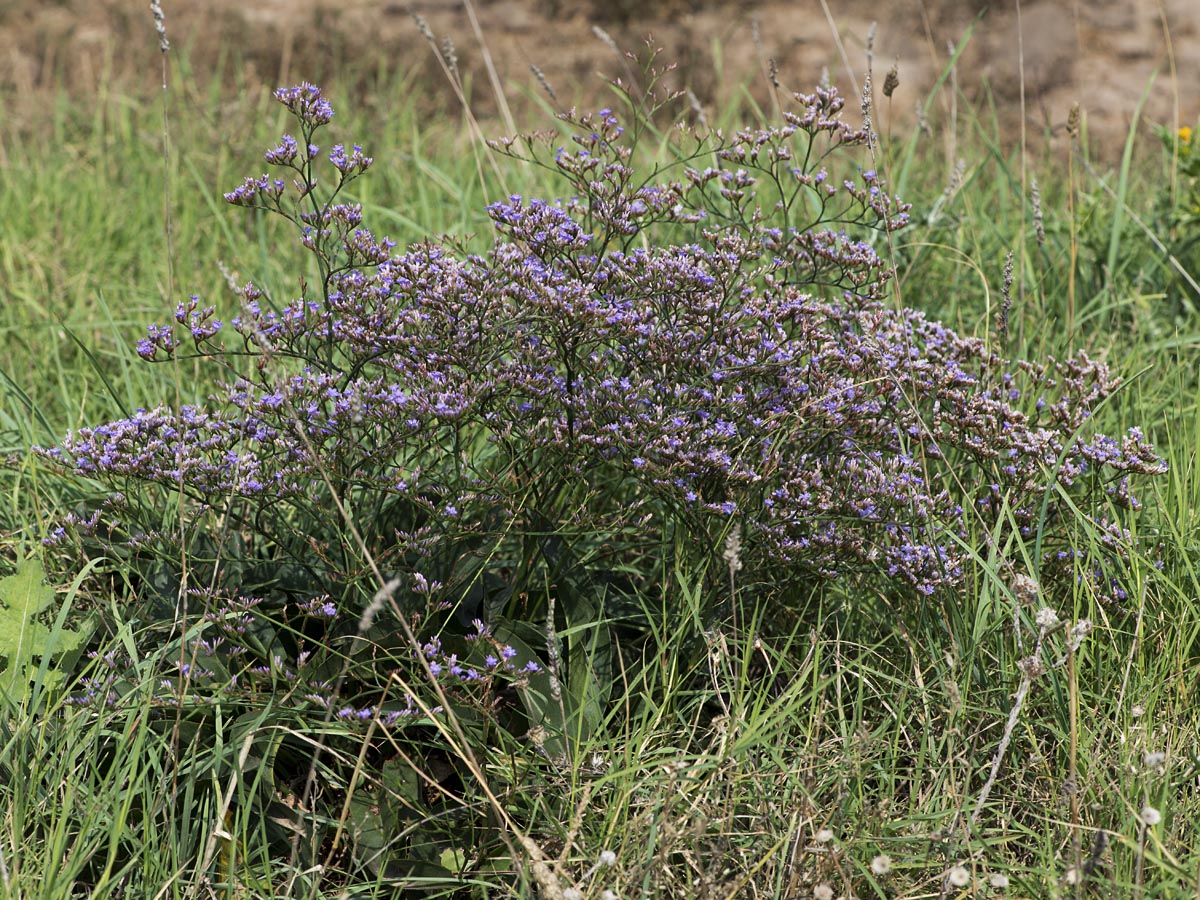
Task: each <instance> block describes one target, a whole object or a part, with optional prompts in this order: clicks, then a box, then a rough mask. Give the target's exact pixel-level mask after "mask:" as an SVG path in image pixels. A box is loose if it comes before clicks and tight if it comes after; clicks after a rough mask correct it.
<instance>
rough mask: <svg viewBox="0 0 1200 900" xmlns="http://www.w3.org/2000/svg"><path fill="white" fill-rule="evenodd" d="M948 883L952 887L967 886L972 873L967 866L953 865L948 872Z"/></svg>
mask: <svg viewBox="0 0 1200 900" xmlns="http://www.w3.org/2000/svg"><path fill="white" fill-rule="evenodd" d="M946 883H947V884H949V885H950V886H951V887H959V888H961V887H966V886H967V885H968V884H970V883H971V873H970V871H969V870H968V869H967V867H966V866H963V865H955V866H951V867H950V869H949V871H947V872H946Z"/></svg>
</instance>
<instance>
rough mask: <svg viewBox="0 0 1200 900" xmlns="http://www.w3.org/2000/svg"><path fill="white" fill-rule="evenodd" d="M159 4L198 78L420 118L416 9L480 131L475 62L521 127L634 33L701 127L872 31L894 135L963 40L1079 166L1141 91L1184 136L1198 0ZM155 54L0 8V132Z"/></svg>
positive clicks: (439, 100) (613, 62)
mask: <svg viewBox="0 0 1200 900" xmlns="http://www.w3.org/2000/svg"><path fill="white" fill-rule="evenodd" d="M164 6H165V8H166V15H167V21H166V26H167V29H168V32H169V34H170V36H171V39H172V41H173V43H174V44H175V45H176V47H183V48H186V50H187V56H188V59H189V60H190V64H191V66H192V68H193V70H194V71H195V72H196V73H197V75H200V76H202V75H203V74H204V73H206V72H211V71H214V70H216V69H217V67H218V65H220V64H222V63H221V61H222V60H223V61H224V68H222V69H221V71H222V72H223V73H224V74H223V77H225V78H227V79H229V80H230V81H233V80H248V81H249V82H250V84H251V86H252V87H253V86H255V85H257V84H258V83H262V84H264V85H267V86H274V85H276V84H279V83H283V82H291V81H296V80H300V79H302V78H308V79H310V80H321V81H323V82H324V83H327V84H328V83H331V82H333V81H335V80H336V79H338V78H342V77H346V76H345V73H347V72H349V71H354V72H357V73H360V76H359V77H361V73H362V72H364V71H395V70H403V71H410V72H412V73H413V81H412V85H413V87H412V89H413V90H417V91H420V92H421V93H422V95H423V96H424V97H426V98H427V99H428V101H429V110H430V114H431V115H438V114H445V113H446V112H447V111H449V110H452V109H455V108H456V106H457V103H456V101H455V99H454V95H453V92H452V90H451V88H450V85H449V82H448V80H447V79H446V77H445V75H444V73H443V71H442V68H441V64H440V62H439V59H438V55H439V54H438V51H437V49H436V47H435V46H431V45H430V43H429V42H428V41H427V40H426V38H425V37H424V36H423V35H422V33H421V30H420V28H419V27H418V25H417V23H416V22H415V21H414V16H413V14H414V13H415V14H416V15H417V16H420V17H422V18H423V20H424V21H425V22H426V23H427V26H428V29H429V30H430V31H432V33H433V34H434V35H435V42H436V45H437V46H440V45H441V44H442V43H443V42H444V41H445V40H447V39H448V40H449V41H450V43H451V44H453V47H454V55H455V56H456V59H457V65H458V66H459V68H460V70H461V71H462V73H463V76H464V78H465V80H466V81H467V83H469V84H471V85H472V86H473V87H472V89H471V91H470V93H471V98H472V101H471V102H472V106H473V108H474V109H475V111H476V112H477V114H478V115H480V116H481V117H494V116H497V115H498V114H499V112H500V110H499V103H498V102H497V99H496V94H495V91H494V89H493V88H492V86H491V82H490V80H489V76H488V74H487V67H486V60H487V57H489V56H490V58H491V61H492V63H493V65H494V69H495V72H496V73H497V76H498V78H499V80H500V82H501V83H502V84H503V90H504V95H505V98H506V101H507V102H508V103H509V104H510V105H511V106H512V107H513V108H514V109H515V110H517V121H518V124H527V123H528V121H529V119H528V118H527V117H526V118H524V120H523V119H522V116H521V115H520V112H521V110H522V109H524V108H526V107H527V106H528V105H529V103H530V102H531V101H530V98H531V97H532V96H534V95H537V94H539V93H540V92H541V91H542V90H543V88H544V85H540V84H539V82H538V79H537V78H536V77H535V75H534V73H533V71H532V69H531V66H537V67H538V69H539V70H540V71H541V72H542V73H543V76H544V79H545V83H546V84H549V85H551V86H552V87H553V88H554V90H555V92H556V95H557V97H558V100H557V101H554V102H556V103H558V104H559V105H567V104H571V103H579V104H581V105H585V106H586V105H591V104H595V103H603V102H606V97H607V93H606V91H607V89H606V87H605V79H606V78H612V77H626V78H628V77H630V74H631V72H632V68H631V67H632V64H631V63H630V61H629V60H627V59H624V58H622V57H621V56H620V55H619V54H617V53H615V52H614V50H613V46H614V45H615V46H617V47H619V48H621V49H622V50H628V51H633V52H635V53H637V52H639V51H643V50H644V47H645V39H646V36H647V35H648V34H652V35H653V39H654V43H655V44H656V45H658V46H660V47H662V48H663V53H662V55H661V59H662V60H664V61H668V62H673V63H676V64H677V68H676V70H675V71H674V72H672V73H671V74H670V76H669V80H670V83H671V86H674V87H681V88H683V87H686V88H689V89H690V90H691V91H692V92H693V93H694V95H695V97H696V98H697V100H698V101H699V103H700V105H701V106H702V107H703V108H704V109H706V110H708V111H710V114H711V111H713V110H716V109H721V108H726V107H727V105H728V104H729V103H730V102H731V101H732V100H735V99H737V98H738V97H740V96H743V94H744V92H745V91H747V90H748V91H749V93H750V95H751V96H753V97H754V98H755V100H756V101H757V102H758V103H760V104H769V103H771V102H772V98H771V87H770V72H771V70H772V69H774V71H776V72H777V79H778V81H779V83H780V90H781V91H782V92H783V93H785V94H786V93H787V92H789V91H792V90H807V89H808V88H810V87H811V86H812V85H813V84H814V83H815V82H816V81H817V80H818V79H819V78H820V77H821V74H822V71H828V72H829V73H830V77H831V78H832V79H833V81H834V82H835V83H837V84H838V85H839V86H840V87H841V88H842V90H843V91H844V92H846V93H847V94H850V95H854V94H856V93H857V88H858V85H860V84H861V79H862V78H863V76H864V74H865V71H866V67H867V54H866V45H867V40H868V35H869V34H870V32H871V25H872V22H877V26H876V29H875V37H874V45H873V46H874V73H875V74H874V81H875V89H876V97H877V98H878V97H879V96H880V87H881V84H882V80H883V75H884V73H885V72H886V71H887V69H889V68H890V67H891V66H892V64H893V63H895V64H897V66H898V71H899V76H900V85H899V88H898V89H897V90H896V92H895V95H894V96H893V98H892V102H891V105H890V107H889V109H888V110H887V111H886V114H887V115H889V116H891V117H894V118H893V120H892V121H891V122H887V121H885V123H884V124H892V125H894V126H895V127H897V128H906V127H910V126H911V125H912V123H913V122H914V118H915V117H914V108H915V106H916V104H917V103H918V101H920V100H923V99H924V98H925V97H926V96H928V94H929V91H930V89H931V88H932V86H933V85H934V83H935V81H936V80H937V78H938V77H939V75H940V74H942V73H943V72H946V71H947V66H948V60H949V58H950V57H949V53H950V50H949V46H950V45H953V44H954V43H955V42H957V41H959V40H961V39H962V38H963V37H964V35H966V34H967V33H968V30H969V29H971V38H970V40H969V41H968V43H967V45H966V50H965V51H964V53H963V54H962V57H961V59H960V60H959V63H958V65H957V66H956V67H955V68H954V71H953V76H952V77H953V78H954V79H956V81H957V84H958V86H959V87H960V88H961V89H962V91H963V92H964V93H965V95H966V96H967V97H968V98H979V97H981V96H985V94H983V93H981V92H988V93H990V96H991V98H993V100H994V103H995V106H996V109H997V117H998V121H999V122H1000V124H1001V128H1002V134H1004V135H1005V136H1007V137H1011V138H1012V141H1013V143H1015V141H1016V139H1017V136H1018V133H1019V128H1020V125H1021V123H1022V121H1024V124H1025V126H1026V129H1027V132H1028V134H1029V135H1031V136H1032V137H1033V138H1034V139H1038V138H1039V136H1041V135H1043V134H1046V133H1050V134H1061V132H1062V129H1063V125H1064V123H1065V121H1066V117H1067V114H1068V112H1069V110H1070V108H1071V106H1072V104H1073V103H1076V102H1078V103H1079V104H1080V105H1081V107H1082V109H1083V111H1084V114H1085V116H1086V121H1087V125H1088V131H1089V135H1090V138H1091V146H1092V149H1093V151H1094V152H1095V153H1097V154H1098V155H1099V156H1101V157H1105V158H1108V159H1113V158H1115V157H1116V156H1117V155H1119V153H1120V148H1121V145H1122V142H1123V140H1124V137H1125V135H1126V133H1127V130H1128V127H1129V123H1130V122H1131V121H1132V118H1133V115H1134V111H1135V109H1136V108H1137V105H1138V102H1139V100H1140V98H1141V97H1142V96H1143V94H1147V102H1146V107H1145V115H1146V117H1147V118H1148V119H1149V120H1151V121H1154V122H1158V123H1167V124H1186V123H1192V122H1194V120H1195V118H1196V116H1197V115H1198V114H1200V90H1197V85H1200V40H1197V36H1198V35H1197V32H1198V30H1200V0H1024V2H1019V0H1011V2H1001V0H992V2H989V0H896V2H891V3H889V2H887V0H883V2H880V0H759V2H740V3H739V2H718V0H641V2H636V0H591V2H571V0H473V3H464V2H461V0H413V2H411V3H402V2H388V0H258V2H249V3H247V2H239V0H205V2H203V3H189V4H176V3H173V2H171V0H167V2H166V3H165V4H164ZM472 14H474V19H475V21H474V22H473V21H472ZM597 28H599V29H600V32H597V30H596V29H597ZM157 56H158V48H157V43H156V39H155V36H154V31H153V25H152V21H151V17H150V13H149V11H148V9H147V3H146V2H143V0H54V2H51V0H0V91H2V92H3V94H4V95H6V96H7V97H8V98H9V100H8V101H7V102H6V103H5V104H4V108H6V109H7V110H8V115H9V116H10V117H12V118H13V120H14V121H15V120H17V119H20V118H23V117H25V118H27V117H30V116H33V117H36V116H37V115H39V113H40V111H41V110H44V109H45V106H44V102H43V100H42V99H39V98H44V95H45V91H46V90H47V89H50V88H56V87H66V88H68V89H70V90H73V91H77V92H82V93H84V94H86V93H87V92H93V91H96V90H99V89H100V87H101V86H102V85H105V84H112V83H113V82H114V81H116V82H117V83H120V84H122V86H123V87H126V88H127V89H128V86H129V85H140V86H141V87H144V88H146V89H147V90H148V89H150V88H151V87H152V86H153V84H154V83H156V81H157V79H158V63H157ZM351 61H353V62H355V63H362V62H364V61H365V62H368V63H370V64H371V68H370V69H367V68H364V67H363V66H361V65H356V66H353V67H352V66H348V65H347V63H349V62H351ZM231 66H233V67H237V68H236V70H234V69H231ZM1152 79H1154V80H1153V83H1152ZM1022 95H1023V98H1024V99H1023V102H1022ZM951 96H952V94H951V93H950V92H942V93H941V94H940V96H939V100H938V102H937V104H936V105H935V108H934V110H933V114H935V115H938V116H947V115H950V114H951V112H952V108H951V101H950V97H951ZM1022 111H1023V115H1022ZM2 114H3V113H0V115H2ZM0 121H2V120H0ZM497 130H503V127H502V126H501V125H497Z"/></svg>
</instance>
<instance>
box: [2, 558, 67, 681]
mask: <svg viewBox="0 0 1200 900" xmlns="http://www.w3.org/2000/svg"><path fill="white" fill-rule="evenodd" d="M45 579H46V573H45V571H44V570H43V569H42V565H41V563H40V562H38V561H37V560H35V559H26V560H24V561H23V562H21V563H20V564H19V565H18V566H17V573H16V574H15V575H10V576H9V577H8V578H4V579H0V657H3V658H4V661H5V662H4V668H3V669H0V691H3V692H4V693H6V694H7V695H8V696H9V697H11V698H13V699H14V700H19V699H20V698H21V697H23V696H24V694H25V691H26V688H27V687H28V684H29V680H30V678H32V677H33V675H34V672H33V671H32V668H33V664H34V657H35V656H36V657H38V658H39V659H42V658H44V657H46V656H51V655H57V654H59V653H65V652H67V651H69V650H73V649H74V648H75V647H76V646H77V645H78V644H79V642H80V640H81V635H79V634H77V633H75V632H73V631H66V630H64V629H60V630H56V631H51V630H50V629H49V628H47V627H46V626H45V625H44V624H43V623H42V622H41V621H39V616H40V615H41V614H42V613H44V612H45V611H46V610H48V609H50V607H51V606H53V604H54V591H53V590H52V589H51V588H50V586H49V585H47V584H46V581H45ZM61 679H62V672H60V671H58V670H56V669H51V668H47V670H46V678H45V683H46V684H47V685H49V686H53V685H55V684H57V683H58V682H59V681H61Z"/></svg>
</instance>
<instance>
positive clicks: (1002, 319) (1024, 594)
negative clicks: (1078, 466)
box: [996, 250, 1038, 606]
mask: <svg viewBox="0 0 1200 900" xmlns="http://www.w3.org/2000/svg"><path fill="white" fill-rule="evenodd" d="M1013 274H1014V269H1013V252H1012V251H1011V250H1009V251H1008V257H1007V258H1006V259H1005V260H1004V282H1003V286H1002V287H1001V289H1000V298H1001V299H1000V311H999V312H997V313H996V337H997V339H998V340H999V341H1000V343H1001V344H1003V343H1004V341H1005V338H1007V337H1008V316H1009V313H1010V312H1012V286H1013ZM1012 589H1013V593H1014V594H1015V595H1016V597H1017V600H1019V601H1020V602H1021V604H1022V605H1023V606H1032V605H1033V601H1034V600H1035V599H1036V598H1037V591H1038V585H1037V582H1036V581H1034V580H1033V579H1032V578H1030V577H1029V576H1028V575H1025V574H1023V573H1022V574H1019V575H1017V576H1015V577H1014V578H1013V583H1012Z"/></svg>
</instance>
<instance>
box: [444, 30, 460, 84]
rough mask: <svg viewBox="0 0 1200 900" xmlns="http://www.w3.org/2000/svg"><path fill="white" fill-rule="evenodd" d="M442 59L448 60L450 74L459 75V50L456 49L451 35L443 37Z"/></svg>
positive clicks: (447, 66) (447, 65)
mask: <svg viewBox="0 0 1200 900" xmlns="http://www.w3.org/2000/svg"><path fill="white" fill-rule="evenodd" d="M442 59H444V60H445V61H446V68H447V69H449V70H450V74H451V75H454V76H457V75H458V51H457V50H455V49H454V41H452V40H451V39H450V36H449V35H447V36H446V37H444V38H442Z"/></svg>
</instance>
